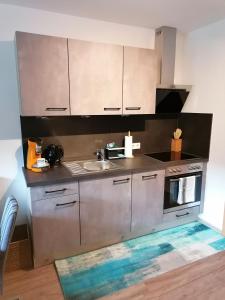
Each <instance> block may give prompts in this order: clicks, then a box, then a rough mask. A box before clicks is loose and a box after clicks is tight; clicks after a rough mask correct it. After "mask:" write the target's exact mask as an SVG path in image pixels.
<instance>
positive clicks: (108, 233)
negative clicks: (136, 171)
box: [80, 175, 131, 249]
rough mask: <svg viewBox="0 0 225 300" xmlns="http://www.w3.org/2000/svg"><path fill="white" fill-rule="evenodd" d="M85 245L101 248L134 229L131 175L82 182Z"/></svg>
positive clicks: (121, 238)
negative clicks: (131, 221) (132, 227)
mask: <svg viewBox="0 0 225 300" xmlns="http://www.w3.org/2000/svg"><path fill="white" fill-rule="evenodd" d="M80 220H81V246H82V247H87V248H90V249H91V248H92V249H93V248H98V247H102V246H106V245H109V244H113V243H117V242H120V241H121V240H123V237H124V235H126V234H128V233H129V232H130V220H131V176H130V175H125V176H118V177H113V178H112V177H110V178H102V179H97V180H89V181H81V182H80Z"/></svg>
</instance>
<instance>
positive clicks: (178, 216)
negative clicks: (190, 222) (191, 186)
mask: <svg viewBox="0 0 225 300" xmlns="http://www.w3.org/2000/svg"><path fill="white" fill-rule="evenodd" d="M188 215H190V213H189V212H186V213H185V214H183V215H176V217H177V218H180V217H185V216H188Z"/></svg>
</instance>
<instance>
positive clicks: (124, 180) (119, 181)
mask: <svg viewBox="0 0 225 300" xmlns="http://www.w3.org/2000/svg"><path fill="white" fill-rule="evenodd" d="M129 181H130V178H126V179H120V180H113V184H123V183H128V182H129Z"/></svg>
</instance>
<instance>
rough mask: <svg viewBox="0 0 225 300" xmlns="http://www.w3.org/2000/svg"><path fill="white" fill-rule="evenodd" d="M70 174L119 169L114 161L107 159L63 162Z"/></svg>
mask: <svg viewBox="0 0 225 300" xmlns="http://www.w3.org/2000/svg"><path fill="white" fill-rule="evenodd" d="M63 165H64V166H65V167H66V168H67V169H69V171H70V172H71V173H72V175H78V174H87V173H92V172H93V173H94V172H102V171H107V170H115V169H121V167H120V166H118V165H117V164H116V163H112V162H111V161H109V160H83V161H68V162H63Z"/></svg>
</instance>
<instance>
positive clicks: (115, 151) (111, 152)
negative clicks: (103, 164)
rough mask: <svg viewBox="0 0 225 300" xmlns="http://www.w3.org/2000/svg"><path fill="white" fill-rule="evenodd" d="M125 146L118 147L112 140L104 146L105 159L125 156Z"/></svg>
mask: <svg viewBox="0 0 225 300" xmlns="http://www.w3.org/2000/svg"><path fill="white" fill-rule="evenodd" d="M124 151H125V147H119V146H118V145H116V143H114V142H112V143H109V144H107V145H106V147H105V156H106V159H119V158H125V153H124Z"/></svg>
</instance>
